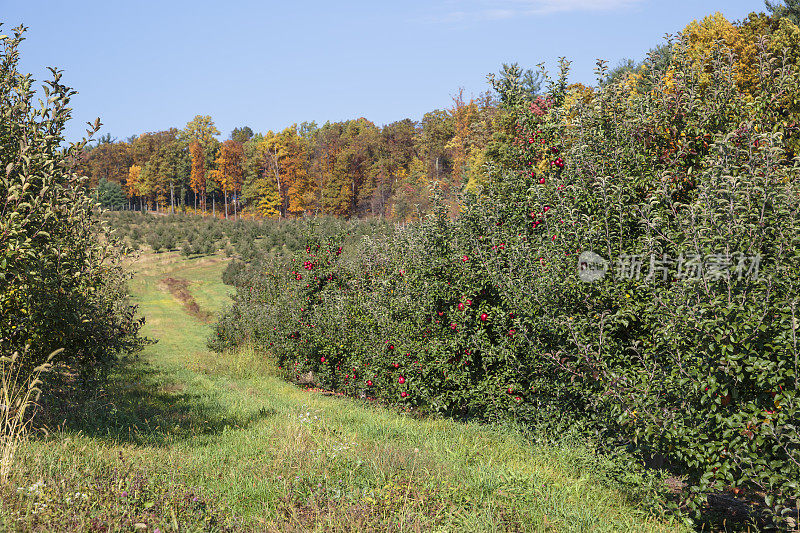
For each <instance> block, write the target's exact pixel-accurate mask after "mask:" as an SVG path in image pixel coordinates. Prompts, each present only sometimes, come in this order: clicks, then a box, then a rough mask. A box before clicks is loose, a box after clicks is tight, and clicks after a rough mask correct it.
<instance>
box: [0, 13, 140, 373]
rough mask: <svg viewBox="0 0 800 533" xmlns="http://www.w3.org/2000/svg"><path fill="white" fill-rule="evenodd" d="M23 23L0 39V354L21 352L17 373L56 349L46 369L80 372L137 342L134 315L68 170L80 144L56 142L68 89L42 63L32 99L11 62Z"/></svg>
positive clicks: (85, 197)
mask: <svg viewBox="0 0 800 533" xmlns="http://www.w3.org/2000/svg"><path fill="white" fill-rule="evenodd" d="M24 31H25V30H24V28H22V27H20V28H16V29H15V30H14V32H13V35H10V36H9V35H3V36H2V40H0V115H1V116H2V119H0V168H2V172H1V173H0V198H3V199H4V203H3V209H2V211H0V250H1V251H0V353H3V354H11V353H17V352H18V353H20V354H22V355H20V360H19V361H18V364H20V365H21V372H23V373H26V372H28V371H29V370H31V369H33V368H35V367H38V366H39V365H40V364H42V363H44V362H45V361H46V360H47V357H48V355H49V354H50V353H51V352H52V351H53V350H54V349H58V348H63V351H62V352H60V353H59V355H57V356H56V357H55V359H54V360H53V364H54V365H55V367H56V369H60V370H69V371H70V372H75V373H78V374H79V375H81V376H82V377H84V378H88V377H93V376H97V375H98V374H99V375H102V374H103V373H104V372H106V371H107V370H108V368H109V367H110V365H111V364H112V363H113V362H114V360H115V358H116V356H117V355H119V354H121V353H126V352H130V351H136V350H137V349H138V348H139V347H140V346H141V343H142V341H141V339H140V338H139V337H138V335H137V333H138V330H139V327H140V326H141V321H140V320H138V319H136V318H135V317H134V312H135V307H133V306H130V305H128V304H127V303H126V299H125V298H126V292H125V285H124V283H125V280H126V275H125V274H124V273H123V272H122V270H121V268H120V266H119V262H118V259H119V254H120V247H119V245H118V244H119V243H117V242H116V240H115V239H114V238H113V237H109V238H107V239H104V238H99V237H101V236H104V235H106V236H107V232H106V227H105V226H104V225H103V224H101V223H100V221H99V220H98V219H97V218H96V216H95V215H94V214H93V209H94V208H95V202H94V200H93V199H92V198H91V196H90V195H89V194H88V192H87V189H88V187H87V182H86V180H85V179H84V178H81V177H79V176H77V175H76V174H74V173H73V172H72V171H71V168H72V166H71V165H72V162H73V161H74V159H75V157H76V156H77V154H78V153H80V150H81V149H82V147H83V145H84V143H78V144H72V145H69V146H68V147H66V148H64V149H62V148H61V143H62V142H63V141H64V138H63V131H64V125H65V123H66V121H67V120H68V119H69V118H70V108H69V107H68V104H69V100H70V97H71V96H72V95H73V94H74V91H72V90H71V89H69V88H68V87H66V86H64V85H63V84H61V82H60V78H61V74H60V73H59V72H58V71H57V70H55V69H51V72H52V75H53V78H52V79H51V80H50V81H47V82H46V83H45V84H44V85H43V86H42V91H43V94H44V100H45V103H43V104H42V107H39V108H36V107H34V104H33V102H34V97H35V91H34V89H33V87H32V86H33V80H32V78H31V77H30V75H23V74H22V73H20V72H19V71H18V70H17V66H18V62H19V58H20V55H19V51H18V48H19V45H20V43H21V42H22V40H23V37H22V34H23V32H24ZM96 127H99V123H98V124H96ZM28 347H29V348H28Z"/></svg>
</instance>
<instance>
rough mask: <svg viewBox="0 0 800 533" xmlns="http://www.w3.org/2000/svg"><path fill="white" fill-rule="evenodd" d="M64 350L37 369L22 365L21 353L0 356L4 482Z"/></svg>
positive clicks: (0, 477)
mask: <svg viewBox="0 0 800 533" xmlns="http://www.w3.org/2000/svg"><path fill="white" fill-rule="evenodd" d="M62 350H63V348H62V349H58V350H56V351H54V352H53V353H51V354H50V355H49V356H48V358H47V361H46V362H45V363H42V364H41V365H39V366H37V367H36V368H34V369H33V370H27V369H26V368H25V366H24V365H22V364H21V360H20V354H19V352H14V354H12V355H11V356H10V357H8V356H3V357H0V375H2V376H1V377H0V379H2V381H0V483H5V482H6V480H7V479H8V474H9V472H11V466H12V464H13V462H14V452H15V451H16V449H17V448H18V447H19V445H20V443H21V442H22V441H23V440H24V439H25V435H26V434H27V430H28V427H29V426H30V422H31V417H30V416H26V413H29V411H30V408H31V407H32V406H34V405H35V403H36V401H37V400H38V399H39V394H40V393H41V389H40V388H39V386H40V385H41V384H42V380H41V379H40V378H41V376H42V374H43V373H44V372H47V371H49V370H50V368H51V367H52V364H51V363H50V361H51V360H52V359H53V357H55V356H56V355H57V354H59V353H60V352H61V351H62Z"/></svg>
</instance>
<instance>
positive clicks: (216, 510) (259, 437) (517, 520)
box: [0, 254, 677, 531]
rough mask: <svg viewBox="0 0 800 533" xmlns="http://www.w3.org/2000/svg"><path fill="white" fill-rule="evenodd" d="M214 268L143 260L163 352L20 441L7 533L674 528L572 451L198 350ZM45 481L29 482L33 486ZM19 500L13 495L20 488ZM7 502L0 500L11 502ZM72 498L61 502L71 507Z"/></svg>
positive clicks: (141, 273) (3, 510)
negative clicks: (295, 381) (422, 416)
mask: <svg viewBox="0 0 800 533" xmlns="http://www.w3.org/2000/svg"><path fill="white" fill-rule="evenodd" d="M224 267H225V262H224V261H223V260H222V259H221V258H215V257H212V258H201V259H192V260H186V259H183V258H180V257H179V256H178V255H177V254H160V255H157V256H153V255H150V256H144V257H143V258H141V259H140V260H139V262H138V263H137V264H136V265H135V268H136V270H137V276H136V278H135V279H134V280H133V282H132V286H131V289H132V292H133V294H134V296H135V299H136V300H137V302H138V303H139V304H140V305H141V312H142V313H143V314H144V315H145V316H146V317H147V326H146V331H145V333H146V334H147V335H148V336H150V337H153V338H157V339H158V340H159V342H158V343H157V344H155V345H153V346H150V347H148V348H147V350H146V351H145V353H144V354H143V357H142V358H141V360H140V361H138V362H136V363H134V364H132V365H128V366H125V367H123V368H121V369H120V371H119V372H118V374H117V375H115V376H114V379H113V381H112V384H111V386H110V388H109V390H108V391H106V393H105V394H102V395H100V396H99V399H98V400H97V401H96V402H93V403H92V404H90V405H87V406H84V407H82V408H81V409H78V410H76V411H75V412H74V413H72V415H71V416H70V420H69V421H68V423H67V424H66V425H65V428H64V429H63V430H61V431H58V432H55V433H53V434H51V435H50V436H49V437H48V438H46V439H38V440H35V441H32V442H30V443H29V444H27V445H26V446H25V447H24V448H23V449H22V450H21V451H20V455H19V461H20V467H19V469H18V472H17V477H16V478H15V480H14V484H15V486H16V487H19V488H18V489H17V490H15V491H12V490H11V489H8V492H7V493H6V494H5V496H6V499H5V503H3V504H2V505H0V526H4V527H5V528H6V529H22V530H42V531H46V530H52V529H78V530H85V529H90V528H92V527H94V526H98V529H99V530H103V531H105V530H108V529H110V530H122V531H128V530H140V531H155V530H156V528H158V529H159V530H160V531H177V530H180V531H191V530H204V529H206V530H217V529H234V530H239V529H243V530H267V531H291V530H298V531H307V530H319V531H339V530H341V531H369V530H398V531H406V530H407V531H503V530H508V531H672V530H675V529H677V526H675V525H674V524H668V523H664V522H659V521H657V520H655V519H652V518H648V517H647V516H646V515H645V514H644V513H643V512H641V511H639V510H637V509H636V508H635V507H634V506H632V505H631V504H630V503H628V502H626V500H625V497H623V496H622V495H621V494H620V493H619V492H617V491H615V490H610V489H608V488H604V487H603V485H602V484H601V483H600V480H598V479H597V476H596V475H594V474H593V473H592V472H593V467H592V465H593V464H594V463H593V461H594V460H593V458H592V457H591V454H590V453H589V452H588V451H587V450H585V449H582V448H581V447H579V446H577V445H576V446H563V447H559V448H556V447H552V446H543V445H536V444H531V443H530V442H527V441H525V440H524V439H523V438H522V437H521V436H519V435H518V434H517V433H515V432H514V431H511V430H504V429H502V428H487V427H486V426H481V425H477V424H463V423H458V422H454V421H448V420H416V419H412V418H410V417H408V416H404V415H401V414H398V413H394V412H391V411H388V410H385V409H382V408H380V407H375V406H371V405H367V404H364V403H362V402H358V401H354V400H348V399H343V398H339V397H332V396H324V395H320V394H315V393H309V392H306V391H304V390H301V389H299V388H297V387H295V386H293V385H291V384H287V383H285V382H283V381H281V380H279V379H277V378H275V377H273V376H272V374H271V373H270V368H269V363H268V362H266V361H265V360H264V358H263V357H259V356H258V355H256V354H254V353H252V352H250V351H246V350H243V351H242V352H239V353H232V354H224V355H220V354H214V353H210V352H209V351H208V350H207V349H206V348H205V339H206V337H207V336H208V333H209V327H208V325H206V324H204V323H202V322H201V321H200V320H198V319H197V318H195V317H194V316H192V315H190V314H189V313H188V312H186V310H185V309H184V308H183V305H182V303H181V302H180V301H179V300H177V299H176V298H175V297H174V296H173V295H172V294H171V293H170V292H169V290H168V288H167V287H166V286H165V285H164V284H163V283H161V282H160V281H161V280H162V279H164V278H166V277H174V278H181V279H186V280H189V282H190V284H189V286H188V290H189V291H190V292H191V294H192V296H193V297H194V298H195V300H196V301H197V303H198V304H199V305H200V307H201V309H205V310H207V311H211V312H215V311H219V310H220V309H221V308H222V307H223V306H224V305H225V304H226V302H227V292H228V291H229V288H228V287H226V286H224V285H222V283H221V281H220V275H221V272H222V270H223V269H224ZM37 484H38V485H37ZM12 488H13V487H12ZM2 496H3V495H2V494H0V500H3V498H2ZM67 500H69V502H67Z"/></svg>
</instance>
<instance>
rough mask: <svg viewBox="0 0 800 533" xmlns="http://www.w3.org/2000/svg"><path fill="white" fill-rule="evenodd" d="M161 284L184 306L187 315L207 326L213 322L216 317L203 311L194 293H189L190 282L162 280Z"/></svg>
mask: <svg viewBox="0 0 800 533" xmlns="http://www.w3.org/2000/svg"><path fill="white" fill-rule="evenodd" d="M161 284H162V285H163V286H164V287H165V288H166V289H167V290H168V291H169V292H170V294H172V295H173V296H174V297H175V298H177V299H178V301H179V302H181V303H182V304H183V307H184V309H186V312H187V313H189V314H190V315H192V316H193V317H195V318H197V319H198V320H200V321H201V322H205V323H206V324H210V323H211V322H212V321H213V319H214V316H213V315H212V314H211V313H209V312H208V311H206V310H204V309H201V308H200V304H198V303H197V301H196V300H195V299H194V296H192V293H190V292H189V281H188V280H185V279H181V278H164V279H162V280H161Z"/></svg>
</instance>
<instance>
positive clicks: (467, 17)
mask: <svg viewBox="0 0 800 533" xmlns="http://www.w3.org/2000/svg"><path fill="white" fill-rule="evenodd" d="M643 2H644V0H499V1H490V0H450V1H448V2H446V4H447V5H448V6H449V9H448V10H447V12H446V14H445V15H444V16H439V17H434V20H436V21H438V22H467V21H483V20H503V19H510V18H513V17H525V16H535V15H548V14H551V13H564V12H579V11H619V10H623V9H628V8H631V7H635V6H637V5H639V4H642V3H643Z"/></svg>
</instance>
